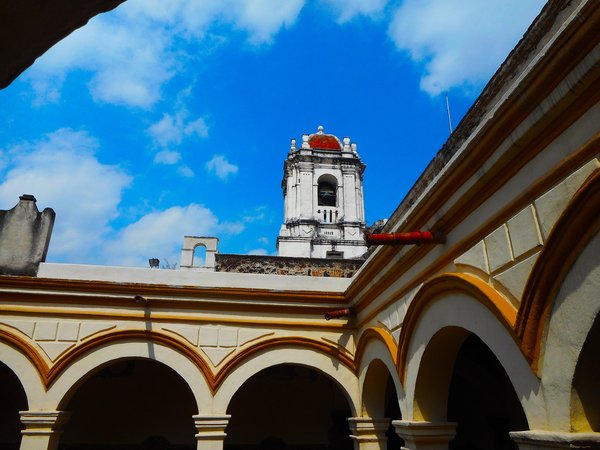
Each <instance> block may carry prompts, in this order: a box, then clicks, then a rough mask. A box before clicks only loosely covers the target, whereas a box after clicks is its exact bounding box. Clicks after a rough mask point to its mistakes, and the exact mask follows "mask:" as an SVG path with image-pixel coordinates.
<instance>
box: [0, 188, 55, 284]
mask: <svg viewBox="0 0 600 450" xmlns="http://www.w3.org/2000/svg"><path fill="white" fill-rule="evenodd" d="M19 199H20V200H19V203H18V204H17V205H16V206H15V207H14V208H12V209H10V210H8V211H0V274H2V275H27V276H35V275H36V274H37V271H38V266H39V264H40V262H43V261H45V260H46V254H47V252H48V244H49V243H50V236H51V234H52V227H53V226H54V217H55V213H54V211H53V210H52V209H50V208H46V209H44V211H43V212H39V211H38V209H37V206H36V204H35V197H34V196H33V195H22V196H21V197H19Z"/></svg>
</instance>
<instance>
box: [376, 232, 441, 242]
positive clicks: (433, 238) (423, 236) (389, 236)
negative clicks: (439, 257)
mask: <svg viewBox="0 0 600 450" xmlns="http://www.w3.org/2000/svg"><path fill="white" fill-rule="evenodd" d="M365 240H366V241H367V244H368V245H410V244H416V245H420V244H437V243H443V242H445V241H446V239H445V237H444V236H442V235H439V234H437V233H433V232H431V231H411V232H409V233H383V234H368V233H366V234H365Z"/></svg>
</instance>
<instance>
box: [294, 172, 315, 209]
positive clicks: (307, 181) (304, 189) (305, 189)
mask: <svg viewBox="0 0 600 450" xmlns="http://www.w3.org/2000/svg"><path fill="white" fill-rule="evenodd" d="M298 172H299V176H300V186H299V189H300V192H299V195H300V211H298V216H299V217H300V218H302V219H313V218H314V208H313V164H312V163H306V162H303V163H300V164H298Z"/></svg>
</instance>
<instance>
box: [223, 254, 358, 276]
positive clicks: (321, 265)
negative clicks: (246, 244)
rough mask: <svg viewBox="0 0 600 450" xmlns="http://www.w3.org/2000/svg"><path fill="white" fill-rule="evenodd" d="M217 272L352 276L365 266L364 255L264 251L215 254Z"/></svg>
mask: <svg viewBox="0 0 600 450" xmlns="http://www.w3.org/2000/svg"><path fill="white" fill-rule="evenodd" d="M216 259H217V264H216V271H217V272H235V273H264V274H272V275H304V276H309V277H338V278H350V277H351V276H352V275H354V273H355V272H356V271H357V270H358V269H359V268H360V266H362V264H363V262H364V260H362V259H324V258H292V257H281V256H262V255H229V254H217V255H216Z"/></svg>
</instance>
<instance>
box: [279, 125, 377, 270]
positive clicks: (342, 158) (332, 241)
mask: <svg viewBox="0 0 600 450" xmlns="http://www.w3.org/2000/svg"><path fill="white" fill-rule="evenodd" d="M364 170H365V165H364V164H363V162H362V161H361V159H360V157H359V156H358V153H357V152H356V144H354V143H352V144H351V143H350V138H348V137H345V138H344V142H343V143H342V142H340V140H339V139H338V138H337V137H335V136H334V135H331V134H325V133H324V132H323V127H322V126H320V127H319V128H318V131H317V133H314V134H311V135H308V134H304V135H303V136H302V145H301V146H300V148H297V147H296V140H295V139H292V146H291V148H290V152H289V154H288V157H287V160H286V161H285V163H284V167H283V181H282V188H283V197H284V202H285V203H284V204H285V208H284V223H283V225H282V226H281V231H280V232H279V236H278V237H277V252H278V254H279V256H296V257H307V258H346V259H348V258H357V257H360V256H362V255H363V254H364V253H365V252H366V251H367V246H366V244H365V241H364V236H363V231H364V229H365V210H364V199H363V184H362V181H363V172H364Z"/></svg>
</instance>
